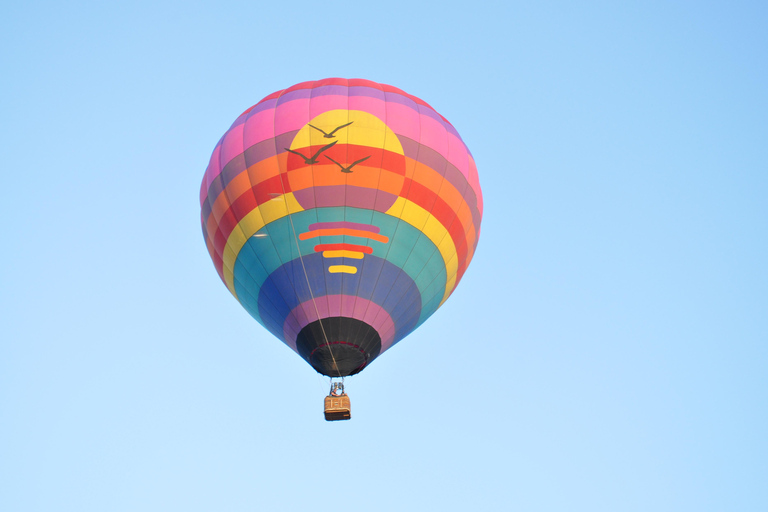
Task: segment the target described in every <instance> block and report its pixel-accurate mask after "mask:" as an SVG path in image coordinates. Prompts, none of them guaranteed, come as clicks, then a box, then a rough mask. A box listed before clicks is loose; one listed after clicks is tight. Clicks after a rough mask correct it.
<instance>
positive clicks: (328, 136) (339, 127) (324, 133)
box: [309, 121, 354, 139]
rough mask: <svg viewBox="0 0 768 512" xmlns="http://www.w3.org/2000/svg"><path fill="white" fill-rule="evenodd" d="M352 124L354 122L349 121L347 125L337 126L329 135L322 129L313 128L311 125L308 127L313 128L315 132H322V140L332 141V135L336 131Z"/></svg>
mask: <svg viewBox="0 0 768 512" xmlns="http://www.w3.org/2000/svg"><path fill="white" fill-rule="evenodd" d="M352 123H354V121H350V122H348V123H347V124H343V125H341V126H337V127H336V128H334V129H333V131H332V132H331V133H326V131H325V130H323V129H322V128H318V127H317V126H313V125H311V124H310V125H309V126H311V127H312V128H314V129H315V130H317V131H319V132H322V134H323V137H324V138H326V139H332V138H334V137H335V135H334V133H336V132H337V131H339V130H341V129H342V128H346V127H347V126H349V125H351V124H352Z"/></svg>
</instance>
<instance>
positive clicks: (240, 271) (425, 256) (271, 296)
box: [200, 78, 483, 377]
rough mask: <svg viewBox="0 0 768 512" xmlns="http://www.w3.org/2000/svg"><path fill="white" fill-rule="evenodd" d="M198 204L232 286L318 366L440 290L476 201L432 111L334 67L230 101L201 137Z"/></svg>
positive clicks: (389, 337) (362, 350)
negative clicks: (234, 104)
mask: <svg viewBox="0 0 768 512" xmlns="http://www.w3.org/2000/svg"><path fill="white" fill-rule="evenodd" d="M200 204H201V208H202V212H201V221H202V227H203V235H204V237H205V242H206V244H207V246H208V251H209V253H210V255H211V258H212V259H213V263H214V266H215V267H216V270H217V271H218V273H219V276H220V277H221V279H222V281H224V284H226V286H227V287H228V288H229V291H230V292H231V293H232V295H234V296H235V298H236V299H237V300H238V301H239V302H240V304H241V305H242V306H243V307H244V308H245V309H246V310H247V311H248V313H250V314H251V316H253V318H255V319H256V320H257V321H258V322H259V323H261V324H262V325H263V326H264V327H266V328H267V329H268V330H269V331H270V332H271V333H272V334H274V335H275V336H276V337H277V338H279V339H280V340H282V341H283V342H284V343H285V344H286V345H288V346H289V347H291V348H292V349H293V350H294V351H296V352H297V353H298V354H299V355H300V356H301V357H303V358H304V359H305V360H306V361H307V362H308V363H309V364H310V365H312V367H314V368H315V369H316V370H317V371H318V372H320V373H322V374H324V375H328V376H332V377H337V376H346V375H353V374H355V373H358V372H359V371H361V370H362V369H363V368H365V367H366V366H367V365H368V364H370V363H371V361H373V360H374V359H375V358H376V357H378V356H379V355H380V354H382V353H383V352H384V351H385V350H387V349H389V348H390V347H392V346H393V345H394V344H395V343H397V342H398V341H400V340H401V339H403V338H404V337H405V336H407V335H408V334H409V333H410V332H412V331H413V330H414V329H416V328H417V327H418V326H419V325H421V324H422V323H423V322H424V321H425V320H426V319H427V318H429V316H430V315H432V313H434V312H435V311H436V310H437V308H439V307H440V305H441V304H442V303H443V302H445V300H446V299H448V297H449V296H450V295H451V293H452V292H453V290H454V289H455V288H456V286H457V285H458V283H459V281H460V280H461V278H462V276H463V275H464V272H465V271H466V270H467V266H468V265H469V262H470V261H471V260H472V256H473V254H474V252H475V248H476V247H477V241H478V237H479V235H480V220H481V218H482V212H483V199H482V193H481V191H480V183H479V180H478V175H477V169H476V167H475V162H474V160H473V159H472V155H471V154H470V152H469V150H468V149H467V147H466V146H465V144H464V142H463V141H462V140H461V137H459V134H458V132H457V131H456V130H455V129H454V127H453V126H452V125H451V124H450V123H449V122H448V121H447V120H446V119H445V118H444V117H442V116H441V115H440V114H438V113H437V112H435V110H434V109H432V107H430V106H429V105H427V104H426V103H425V102H424V101H422V100H420V99H419V98H416V97H415V96H411V95H410V94H406V93H405V92H403V91H401V90H399V89H396V88H394V87H391V86H388V85H383V84H378V83H375V82H371V81H368V80H359V79H353V80H346V79H340V78H330V79H326V80H320V81H316V82H304V83H301V84H298V85H294V86H293V87H290V88H288V89H285V90H282V91H278V92H275V93H274V94H270V95H269V96H267V97H266V98H264V99H263V100H261V101H260V102H259V103H257V104H256V105H254V106H253V107H251V108H249V109H248V110H246V111H245V112H243V113H242V114H241V115H240V117H238V118H237V119H236V120H235V122H234V123H233V124H232V126H231V127H230V128H229V130H228V131H227V132H226V133H225V134H224V136H223V137H222V138H221V140H220V141H219V143H218V144H217V145H216V148H215V149H214V150H213V155H211V160H210V163H209V164H208V168H207V169H206V171H205V176H204V177H203V182H202V186H201V190H200Z"/></svg>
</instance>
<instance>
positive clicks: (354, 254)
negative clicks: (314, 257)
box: [323, 250, 363, 260]
mask: <svg viewBox="0 0 768 512" xmlns="http://www.w3.org/2000/svg"><path fill="white" fill-rule="evenodd" d="M323 258H354V259H356V260H361V259H363V253H361V252H360V251H343V250H342V251H323Z"/></svg>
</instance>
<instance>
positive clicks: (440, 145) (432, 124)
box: [395, 107, 448, 156]
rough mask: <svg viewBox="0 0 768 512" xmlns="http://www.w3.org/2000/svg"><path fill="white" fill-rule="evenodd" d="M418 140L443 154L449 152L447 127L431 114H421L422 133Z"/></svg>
mask: <svg viewBox="0 0 768 512" xmlns="http://www.w3.org/2000/svg"><path fill="white" fill-rule="evenodd" d="M422 108H423V107H422ZM395 133H397V132H395ZM417 140H418V141H419V142H420V143H421V144H424V145H425V146H429V147H430V148H432V149H434V150H435V151H437V152H438V153H440V154H441V155H443V156H446V155H447V154H448V144H447V141H446V137H445V127H444V126H443V125H442V124H441V123H440V122H439V121H436V120H434V119H432V118H431V117H429V116H421V133H420V135H419V138H418V139H417Z"/></svg>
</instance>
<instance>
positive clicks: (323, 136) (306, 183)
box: [284, 110, 405, 274]
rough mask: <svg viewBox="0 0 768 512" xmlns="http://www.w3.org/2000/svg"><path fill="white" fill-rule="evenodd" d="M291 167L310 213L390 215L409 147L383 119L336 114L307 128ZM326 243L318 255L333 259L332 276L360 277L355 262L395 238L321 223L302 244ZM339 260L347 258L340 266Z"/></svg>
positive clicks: (359, 226) (368, 228) (358, 226)
mask: <svg viewBox="0 0 768 512" xmlns="http://www.w3.org/2000/svg"><path fill="white" fill-rule="evenodd" d="M284 149H285V150H286V151H288V152H289V153H290V154H289V155H288V159H287V162H286V167H287V171H286V172H287V175H288V183H289V185H290V188H291V190H292V191H293V194H294V197H295V198H296V200H297V202H298V203H299V204H300V205H301V207H302V208H304V209H305V210H309V209H312V208H324V207H355V208H363V209H368V210H374V211H380V212H386V211H387V210H388V209H389V208H391V207H392V205H393V204H394V203H395V200H396V199H397V197H398V196H399V194H400V192H401V190H402V188H403V182H404V179H405V156H404V153H403V147H402V145H401V144H400V141H399V140H398V138H397V135H395V134H394V133H393V132H392V130H390V129H389V128H388V127H387V126H386V124H384V122H383V121H381V120H380V119H379V118H378V117H376V116H374V115H371V114H369V113H367V112H362V111H357V110H331V111H328V112H325V113H323V114H321V115H319V116H317V117H315V118H314V119H312V120H311V121H310V122H308V123H307V124H306V125H305V126H304V127H302V128H301V129H300V130H299V131H298V133H297V134H296V136H295V137H294V139H293V141H292V143H291V146H290V147H289V148H284ZM315 238H318V239H320V240H319V241H320V243H318V244H317V245H315V246H314V251H315V252H318V253H321V254H322V255H323V258H326V259H329V260H331V264H329V265H328V267H327V270H328V271H329V272H331V273H347V274H356V273H357V272H358V270H359V268H358V266H357V265H356V264H355V260H361V259H363V257H364V256H365V255H366V254H372V253H373V247H372V246H371V245H370V244H371V242H378V243H382V244H386V243H388V242H389V241H390V239H389V237H388V236H386V235H383V234H381V228H380V227H379V226H376V225H373V224H364V223H360V222H350V221H345V220H341V219H340V220H333V221H329V222H316V223H313V224H311V225H310V226H309V229H308V230H307V231H305V232H302V233H300V234H299V240H302V241H303V240H309V239H315ZM338 258H344V260H343V261H342V263H337V262H335V261H338V260H337V259H338Z"/></svg>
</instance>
